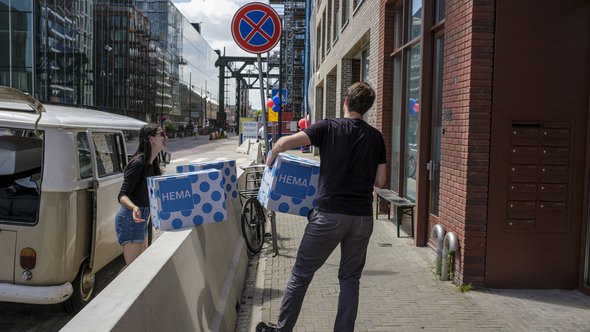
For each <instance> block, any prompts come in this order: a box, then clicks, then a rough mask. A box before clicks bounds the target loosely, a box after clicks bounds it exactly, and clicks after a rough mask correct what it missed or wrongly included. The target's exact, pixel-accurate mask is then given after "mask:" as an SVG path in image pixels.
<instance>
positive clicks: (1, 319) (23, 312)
mask: <svg viewBox="0 0 590 332" xmlns="http://www.w3.org/2000/svg"><path fill="white" fill-rule="evenodd" d="M220 144H235V146H236V148H237V141H236V140H235V138H234V139H229V140H213V141H210V140H209V138H208V136H197V137H185V138H178V139H170V140H168V146H167V151H169V152H170V153H171V154H172V160H171V163H170V165H168V167H167V171H166V172H167V173H174V172H175V167H176V166H177V165H180V164H183V163H189V162H197V161H203V160H206V159H215V158H220V157H224V155H223V153H221V152H217V151H216V147H218V146H219V145H220ZM228 157H229V156H228ZM157 235H158V232H157V231H155V234H154V238H157ZM123 265H124V261H123V258H122V256H120V257H119V258H117V259H115V260H114V261H113V262H111V263H110V264H109V265H107V266H106V267H105V268H103V269H102V270H101V271H99V272H98V273H97V274H96V282H97V285H96V294H98V293H99V292H100V291H101V290H102V289H104V288H105V287H106V286H107V285H108V284H109V283H110V282H111V281H112V280H113V279H114V278H115V277H116V276H117V274H118V272H119V271H120V270H121V268H122V267H123ZM72 317H74V315H73V314H68V313H66V312H65V311H64V310H63V309H62V306H61V304H52V305H35V304H22V303H7V302H0V331H2V332H5V331H6V332H12V331H43V332H46V331H47V332H49V331H58V330H59V329H61V328H62V327H63V326H64V325H66V324H67V323H68V321H69V320H70V319H72Z"/></svg>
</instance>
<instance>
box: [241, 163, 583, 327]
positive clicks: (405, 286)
mask: <svg viewBox="0 0 590 332" xmlns="http://www.w3.org/2000/svg"><path fill="white" fill-rule="evenodd" d="M304 156H309V154H306V155H304ZM306 223H307V220H306V219H305V218H303V217H297V216H292V215H286V214H281V213H278V214H277V233H278V247H279V254H278V256H276V257H273V256H272V247H271V246H270V245H269V244H266V245H265V248H263V251H262V252H261V253H260V254H259V255H256V256H254V257H253V258H252V259H251V260H250V264H249V271H248V273H249V275H248V279H247V280H246V286H245V290H244V295H243V297H242V305H241V307H240V312H239V317H238V323H237V326H236V331H254V326H256V323H258V322H259V321H266V322H268V321H270V322H273V323H276V320H277V317H278V313H279V308H280V303H281V300H282V295H283V290H284V288H285V284H286V282H287V280H288V278H289V275H290V271H291V267H292V266H293V263H294V261H295V256H296V254H297V248H298V246H299V242H300V240H301V237H302V235H303V231H304V228H305V225H306ZM268 227H269V228H270V224H269V225H268ZM268 240H270V239H268ZM339 258H340V250H339V249H338V248H337V249H336V250H335V251H334V253H333V254H332V255H331V256H330V258H329V259H328V261H327V262H326V264H325V265H324V266H323V267H322V268H321V269H320V270H319V271H318V272H317V273H316V275H315V277H314V279H313V281H312V283H311V285H310V287H309V289H308V292H307V295H306V297H305V301H304V303H303V309H302V312H301V314H300V316H299V320H298V323H297V326H296V331H332V329H333V321H334V318H335V316H336V307H337V301H338V292H339V286H338V278H337V273H338V263H339ZM434 259H435V256H434V251H433V250H432V249H430V248H420V247H415V246H414V244H413V241H412V240H411V239H410V238H399V239H398V238H397V237H396V233H395V225H394V222H393V220H387V219H386V216H385V215H380V219H379V220H376V221H375V226H374V231H373V236H372V237H371V242H370V244H369V248H368V254H367V264H366V266H365V270H364V273H363V277H362V279H361V288H360V305H359V313H358V317H357V321H356V326H355V330H356V331H418V330H420V331H440V330H446V331H480V330H487V331H590V298H589V297H586V296H585V295H583V294H582V293H580V292H578V291H561V290H498V289H483V290H479V289H478V290H472V291H469V292H466V293H461V292H460V291H458V290H457V288H456V286H455V285H454V284H452V283H451V282H448V281H447V282H443V281H439V280H436V278H435V276H434V274H433V272H432V270H433V267H434Z"/></svg>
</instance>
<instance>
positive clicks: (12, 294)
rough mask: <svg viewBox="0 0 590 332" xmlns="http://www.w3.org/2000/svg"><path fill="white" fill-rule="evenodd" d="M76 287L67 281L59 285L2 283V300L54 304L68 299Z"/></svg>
mask: <svg viewBox="0 0 590 332" xmlns="http://www.w3.org/2000/svg"><path fill="white" fill-rule="evenodd" d="M73 291H74V289H73V288H72V284H71V283H69V282H66V283H65V284H63V285H59V286H25V285H13V284H7V283H0V301H3V302H18V303H32V304H54V303H60V302H63V301H65V300H67V299H68V298H69V297H70V296H71V295H72V292H73Z"/></svg>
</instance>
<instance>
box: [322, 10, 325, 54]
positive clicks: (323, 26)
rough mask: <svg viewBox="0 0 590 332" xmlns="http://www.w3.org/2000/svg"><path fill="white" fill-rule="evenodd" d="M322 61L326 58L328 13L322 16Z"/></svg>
mask: <svg viewBox="0 0 590 332" xmlns="http://www.w3.org/2000/svg"><path fill="white" fill-rule="evenodd" d="M322 30H323V33H322V61H323V60H324V57H325V56H326V11H325V10H324V13H323V14H322Z"/></svg>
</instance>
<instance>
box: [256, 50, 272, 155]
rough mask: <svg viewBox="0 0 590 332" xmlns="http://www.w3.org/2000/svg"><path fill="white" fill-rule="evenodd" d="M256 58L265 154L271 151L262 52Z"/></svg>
mask: <svg viewBox="0 0 590 332" xmlns="http://www.w3.org/2000/svg"><path fill="white" fill-rule="evenodd" d="M256 58H257V59H258V82H259V85H260V105H261V107H262V128H263V131H262V132H263V133H264V151H265V154H267V155H268V152H269V151H270V148H269V146H268V145H269V144H268V132H267V130H268V127H267V123H266V108H265V107H266V103H265V102H264V86H263V82H264V81H263V80H262V57H261V56H260V53H258V54H257V55H256ZM264 160H266V156H264Z"/></svg>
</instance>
